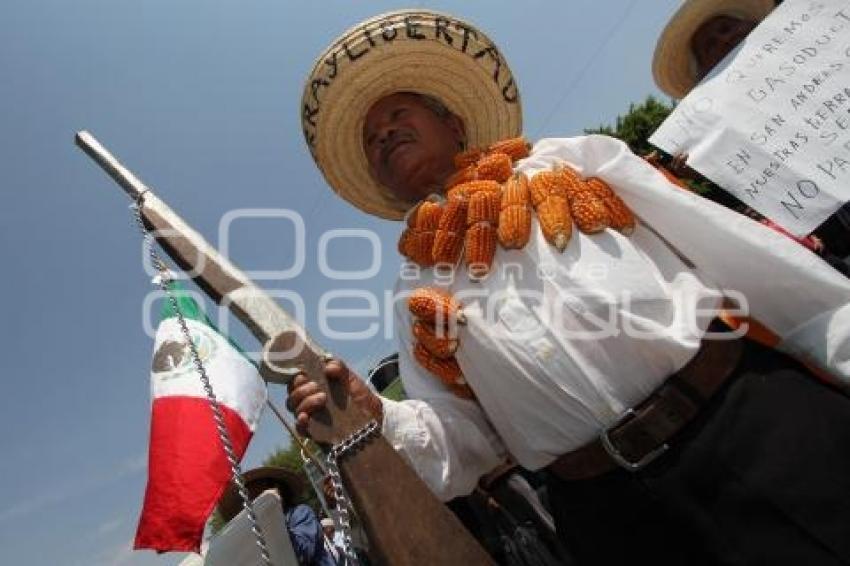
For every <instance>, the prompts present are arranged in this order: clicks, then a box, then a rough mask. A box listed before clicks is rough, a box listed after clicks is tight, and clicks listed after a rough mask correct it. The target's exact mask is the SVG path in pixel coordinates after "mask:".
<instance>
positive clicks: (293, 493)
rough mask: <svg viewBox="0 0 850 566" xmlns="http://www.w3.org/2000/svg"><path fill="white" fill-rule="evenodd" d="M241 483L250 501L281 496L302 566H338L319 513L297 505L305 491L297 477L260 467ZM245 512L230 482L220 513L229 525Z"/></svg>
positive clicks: (249, 473)
mask: <svg viewBox="0 0 850 566" xmlns="http://www.w3.org/2000/svg"><path fill="white" fill-rule="evenodd" d="M242 479H243V481H244V482H245V489H247V490H248V495H249V497H250V498H251V499H256V498H257V497H259V496H260V494H262V493H263V492H264V491H267V490H275V491H276V492H277V494H278V495H279V496H280V504H281V506H282V507H283V515H284V520H285V521H286V525H284V526H285V527H286V532H287V534H288V535H289V539H290V541H291V542H292V549H293V551H294V552H295V557H296V558H297V559H298V564H299V565H301V566H335V565H336V560H334V558H333V556H332V555H331V553H330V552H329V551H328V549H327V547H326V546H325V543H324V535H323V530H322V524H321V523H320V522H319V518H318V517H317V516H316V512H315V511H313V509H312V508H310V507H309V506H307V505H304V504H298V503H296V501H297V497H298V493H299V492H301V491H302V490H303V489H304V485H303V482H302V480H301V478H300V477H299V476H298V475H297V474H295V473H293V472H291V471H289V470H287V469H286V468H281V467H279V466H261V467H259V468H254V469H252V470H248V471H247V472H245V473H244V474H243V475H242ZM242 508H243V502H242V497H241V496H240V495H239V491H238V489H237V487H236V484H235V483H233V482H231V483H230V485H228V486H227V489H226V490H225V492H224V494H223V495H222V496H221V499H220V500H219V502H218V511H219V513H220V514H221V517H222V519H224V521H225V522H229V521H231V520H232V519H233V518H234V517H236V515H238V514H239V512H240V511H242Z"/></svg>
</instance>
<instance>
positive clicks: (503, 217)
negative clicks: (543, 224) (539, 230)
mask: <svg viewBox="0 0 850 566" xmlns="http://www.w3.org/2000/svg"><path fill="white" fill-rule="evenodd" d="M500 209H501V212H500V213H499V228H498V236H499V243H500V244H502V247H503V248H505V249H522V248H523V247H524V246H525V244H527V243H528V239H529V237H530V236H531V195H530V194H529V192H528V177H526V176H525V175H524V174H523V173H518V174H516V175H514V176H513V177H511V178H510V179H508V181H507V182H506V183H505V186H504V188H503V189H502V202H501V203H500Z"/></svg>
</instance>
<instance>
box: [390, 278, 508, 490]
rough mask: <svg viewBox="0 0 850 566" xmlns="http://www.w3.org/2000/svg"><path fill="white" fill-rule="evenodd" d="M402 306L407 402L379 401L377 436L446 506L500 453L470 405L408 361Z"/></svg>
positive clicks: (399, 323) (398, 315)
mask: <svg viewBox="0 0 850 566" xmlns="http://www.w3.org/2000/svg"><path fill="white" fill-rule="evenodd" d="M397 292H398V288H397ZM404 303H405V301H396V308H395V325H396V329H395V330H396V333H397V335H398V337H399V370H400V372H401V379H402V383H403V384H404V389H405V391H406V393H407V396H408V397H409V399H408V400H405V401H392V400H390V399H382V402H383V409H384V421H383V429H382V431H383V435H384V437H385V438H386V439H387V441H388V442H389V443H390V444H391V445H392V447H393V448H395V449H396V450H397V451H398V452H399V453H401V455H402V457H404V458H405V460H407V462H408V463H409V464H410V465H411V466H412V467H413V469H414V470H416V472H417V474H418V475H419V477H420V478H421V479H422V480H423V481H424V482H425V483H426V484H427V485H428V487H429V488H430V489H431V491H432V492H433V493H434V494H435V495H436V496H437V497H438V498H439V499H441V500H443V501H448V500H449V499H452V498H454V497H457V496H461V495H468V494H469V493H471V492H472V490H473V489H474V488H475V485H476V484H477V482H478V478H480V477H481V476H482V475H484V474H486V473H487V472H489V471H490V470H492V469H493V468H495V467H496V466H498V465H499V464H500V463H502V462H503V461H504V459H505V457H506V451H505V448H504V446H503V444H502V442H501V440H500V439H499V436H498V435H497V434H496V432H495V431H494V430H493V427H492V426H491V424H490V423H489V421H488V420H487V417H486V416H485V414H484V411H482V410H481V407H480V406H479V405H478V404H477V403H476V402H475V401H471V400H467V399H461V398H460V397H457V396H455V395H454V394H453V393H451V392H450V391H449V390H448V389H447V388H446V387H445V386H444V385H443V384H442V383H441V382H440V380H439V379H438V378H437V377H435V376H432V375H430V374H428V373H427V372H426V371H425V370H424V369H422V368H421V367H420V366H419V365H418V363H417V362H416V361H415V360H414V359H413V356H412V344H413V337H412V332H411V324H412V321H411V320H410V316H409V314H408V313H407V311H406V309H404V308H403V305H404ZM399 305H402V308H400V307H399Z"/></svg>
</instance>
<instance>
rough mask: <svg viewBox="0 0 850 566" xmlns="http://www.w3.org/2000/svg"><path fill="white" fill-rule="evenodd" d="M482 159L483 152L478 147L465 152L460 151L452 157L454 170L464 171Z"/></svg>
mask: <svg viewBox="0 0 850 566" xmlns="http://www.w3.org/2000/svg"><path fill="white" fill-rule="evenodd" d="M482 157H484V152H482V151H481V149H480V148H478V147H471V148H469V149H467V150H466V151H461V152H460V153H458V154H456V155H455V157H454V162H455V168H456V169H465V168H466V167H469V166H470V165H475V163H476V162H477V161H478V160H479V159H481V158H482Z"/></svg>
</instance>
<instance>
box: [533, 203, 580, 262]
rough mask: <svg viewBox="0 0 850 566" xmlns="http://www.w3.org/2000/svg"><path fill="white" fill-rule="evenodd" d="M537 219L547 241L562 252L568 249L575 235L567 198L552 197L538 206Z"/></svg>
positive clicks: (536, 207)
mask: <svg viewBox="0 0 850 566" xmlns="http://www.w3.org/2000/svg"><path fill="white" fill-rule="evenodd" d="M534 208H535V210H536V211H537V219H538V220H539V221H540V229H541V230H542V231H543V236H545V237H546V241H548V242H549V243H550V244H552V245H553V246H555V248H556V249H557V250H558V251H559V252H562V251H564V250H565V249H566V248H567V244H568V243H569V242H570V237H571V236H572V234H573V221H572V218H571V217H570V206H569V204H568V203H567V198H566V197H564V196H560V195H550V196H549V198H547V199H546V200H544V201H543V202H541V203H540V204H538V205H536V206H535V207H534Z"/></svg>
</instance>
